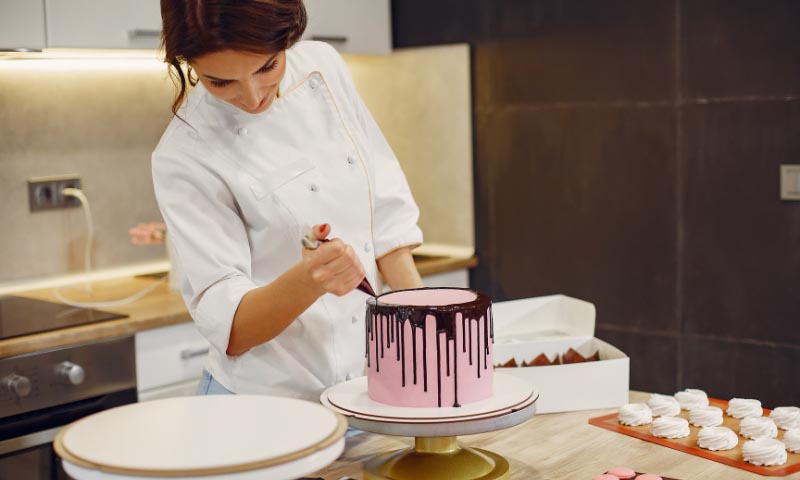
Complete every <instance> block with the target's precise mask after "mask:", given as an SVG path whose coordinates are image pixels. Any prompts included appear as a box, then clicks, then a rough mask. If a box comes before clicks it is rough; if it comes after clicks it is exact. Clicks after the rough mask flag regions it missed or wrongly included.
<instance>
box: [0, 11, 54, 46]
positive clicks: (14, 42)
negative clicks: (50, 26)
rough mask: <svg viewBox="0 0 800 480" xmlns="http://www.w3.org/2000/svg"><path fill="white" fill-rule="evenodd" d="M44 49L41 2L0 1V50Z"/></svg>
mask: <svg viewBox="0 0 800 480" xmlns="http://www.w3.org/2000/svg"><path fill="white" fill-rule="evenodd" d="M44 47H45V36H44V2H43V0H0V50H17V49H25V50H41V49H43V48H44Z"/></svg>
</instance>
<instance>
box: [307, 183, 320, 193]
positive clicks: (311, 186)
mask: <svg viewBox="0 0 800 480" xmlns="http://www.w3.org/2000/svg"><path fill="white" fill-rule="evenodd" d="M308 189H309V190H311V191H312V192H317V191H319V187H318V186H317V184H315V183H312V184H311V185H309V186H308Z"/></svg>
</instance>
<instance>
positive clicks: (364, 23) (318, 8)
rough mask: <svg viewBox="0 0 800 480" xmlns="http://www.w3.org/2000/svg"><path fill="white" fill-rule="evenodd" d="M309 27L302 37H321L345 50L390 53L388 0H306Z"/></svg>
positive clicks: (312, 38) (315, 38)
mask: <svg viewBox="0 0 800 480" xmlns="http://www.w3.org/2000/svg"><path fill="white" fill-rule="evenodd" d="M305 6H306V11H307V12H308V27H307V28H306V33H305V35H304V37H303V38H305V39H307V40H321V41H324V42H328V43H330V44H331V45H333V46H334V47H335V48H336V49H337V50H339V51H340V52H342V53H389V52H391V50H392V27H391V12H390V4H389V0H305Z"/></svg>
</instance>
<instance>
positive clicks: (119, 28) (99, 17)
mask: <svg viewBox="0 0 800 480" xmlns="http://www.w3.org/2000/svg"><path fill="white" fill-rule="evenodd" d="M45 5H46V12H47V46H48V47H50V48H157V47H158V44H159V41H160V38H161V7H160V2H159V0H102V1H98V0H45Z"/></svg>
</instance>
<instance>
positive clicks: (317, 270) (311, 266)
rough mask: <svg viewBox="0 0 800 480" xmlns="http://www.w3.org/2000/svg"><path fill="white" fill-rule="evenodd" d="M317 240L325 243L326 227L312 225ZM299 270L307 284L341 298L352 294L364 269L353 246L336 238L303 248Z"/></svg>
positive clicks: (362, 276)
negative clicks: (308, 281) (303, 270)
mask: <svg viewBox="0 0 800 480" xmlns="http://www.w3.org/2000/svg"><path fill="white" fill-rule="evenodd" d="M312 231H313V233H314V235H315V236H316V237H317V240H325V239H326V238H327V236H328V235H329V234H330V231H331V227H330V225H328V224H327V223H326V224H323V225H315V226H314V228H313V229H312ZM303 267H304V268H305V270H306V272H307V273H308V276H309V278H310V279H311V282H312V283H313V284H314V285H315V286H316V287H317V288H318V289H320V290H323V291H324V292H327V293H332V294H334V295H338V296H342V295H345V294H347V293H350V292H351V291H353V290H354V289H355V288H356V287H357V286H358V285H359V284H360V283H361V280H363V279H364V267H363V266H362V265H361V261H359V259H358V257H357V256H356V252H355V251H354V250H353V247H351V246H350V245H348V244H346V243H344V242H343V241H342V240H341V239H340V238H334V239H332V240H330V241H325V242H320V244H319V246H318V247H317V248H315V249H313V250H312V249H309V248H304V249H303Z"/></svg>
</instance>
